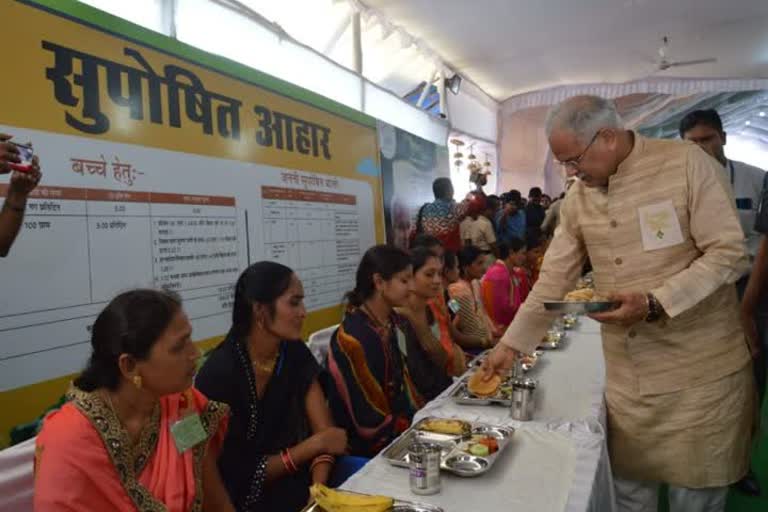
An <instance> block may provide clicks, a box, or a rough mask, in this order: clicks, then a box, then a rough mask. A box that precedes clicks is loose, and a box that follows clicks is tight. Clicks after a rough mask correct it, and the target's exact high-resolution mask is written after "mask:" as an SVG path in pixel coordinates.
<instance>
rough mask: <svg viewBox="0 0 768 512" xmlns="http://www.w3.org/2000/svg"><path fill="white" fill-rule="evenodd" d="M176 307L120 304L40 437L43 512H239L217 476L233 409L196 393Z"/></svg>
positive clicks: (187, 340)
mask: <svg viewBox="0 0 768 512" xmlns="http://www.w3.org/2000/svg"><path fill="white" fill-rule="evenodd" d="M191 334H192V328H191V326H190V323H189V319H188V318H187V315H186V314H185V313H184V310H183V309H182V307H181V301H180V299H179V297H177V296H176V295H174V294H171V293H168V292H163V291H156V290H133V291H129V292H125V293H123V294H121V295H119V296H117V297H116V298H115V299H114V300H112V302H110V303H109V305H108V306H107V307H106V308H105V309H104V310H103V311H102V312H101V313H100V314H99V316H98V317H97V318H96V321H95V322H94V324H93V327H92V329H91V347H92V352H91V356H90V359H89V362H88V366H87V367H86V369H85V370H84V371H83V373H82V374H81V375H80V376H79V377H78V378H77V379H76V380H75V382H74V384H73V386H72V387H71V389H70V392H69V399H70V401H69V402H68V403H67V404H65V405H64V406H63V407H62V408H61V409H60V410H58V411H56V412H54V413H51V414H50V415H49V416H48V417H47V418H46V419H45V422H44V424H43V428H42V431H41V432H40V435H39V436H38V437H37V450H36V456H35V473H36V477H35V495H34V505H35V510H37V511H40V512H69V511H77V512H104V511H107V510H108V511H110V512H113V511H116V512H136V511H139V512H146V511H152V512H201V511H204V512H214V511H216V512H218V511H221V512H234V508H233V507H232V504H231V503H230V501H229V498H228V496H227V492H226V490H225V489H224V486H223V484H222V482H221V479H220V477H219V473H218V471H217V468H216V456H217V454H218V452H219V449H220V447H221V444H222V441H223V438H224V434H225V432H226V428H227V417H228V412H229V409H228V407H227V406H226V405H224V404H220V403H218V402H213V401H209V400H207V399H206V398H205V397H204V396H203V395H202V394H201V393H199V392H198V391H197V390H195V389H194V388H192V387H191V386H192V379H193V377H194V373H195V367H196V364H197V360H198V359H199V357H200V352H199V351H198V349H197V347H195V345H194V344H193V343H192V338H191Z"/></svg>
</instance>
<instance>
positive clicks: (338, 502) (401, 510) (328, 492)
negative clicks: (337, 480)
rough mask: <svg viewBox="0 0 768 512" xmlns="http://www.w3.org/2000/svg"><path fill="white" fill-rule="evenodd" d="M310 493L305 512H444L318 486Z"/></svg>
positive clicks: (423, 506) (418, 505) (412, 503)
mask: <svg viewBox="0 0 768 512" xmlns="http://www.w3.org/2000/svg"><path fill="white" fill-rule="evenodd" d="M310 492H311V494H312V499H313V502H312V503H311V504H310V505H309V506H307V507H306V508H305V509H304V511H303V512H353V511H356V512H362V511H368V512H443V509H442V508H440V507H435V506H433V505H425V504H421V503H414V502H410V501H403V500H396V499H393V498H389V497H387V496H372V495H370V494H360V493H356V492H349V491H339V490H336V489H329V488H327V487H325V486H324V485H318V484H316V485H313V486H312V487H311V488H310Z"/></svg>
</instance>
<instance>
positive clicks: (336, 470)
mask: <svg viewBox="0 0 768 512" xmlns="http://www.w3.org/2000/svg"><path fill="white" fill-rule="evenodd" d="M369 460H371V459H367V458H365V457H353V456H351V455H344V456H343V457H337V458H336V463H335V464H334V465H333V471H332V472H331V477H330V478H329V479H328V487H334V488H335V487H339V486H340V485H341V484H343V483H344V482H346V481H347V479H348V478H349V477H351V476H352V475H354V474H355V473H357V472H358V471H360V469H361V468H362V467H363V466H365V465H366V464H367V463H368V461H369Z"/></svg>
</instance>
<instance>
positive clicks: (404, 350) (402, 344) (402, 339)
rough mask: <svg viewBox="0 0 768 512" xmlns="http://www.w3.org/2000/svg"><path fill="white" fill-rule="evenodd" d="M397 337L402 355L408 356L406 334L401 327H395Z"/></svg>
mask: <svg viewBox="0 0 768 512" xmlns="http://www.w3.org/2000/svg"><path fill="white" fill-rule="evenodd" d="M395 337H397V348H399V349H400V353H401V354H403V355H404V356H407V355H408V348H407V347H408V346H407V344H406V342H405V333H404V332H403V331H402V330H401V329H400V328H399V327H395Z"/></svg>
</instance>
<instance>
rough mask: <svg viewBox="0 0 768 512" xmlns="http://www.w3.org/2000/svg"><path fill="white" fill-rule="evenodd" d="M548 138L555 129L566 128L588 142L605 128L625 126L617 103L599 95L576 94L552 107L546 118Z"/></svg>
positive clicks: (582, 140) (584, 141) (579, 138)
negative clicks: (617, 109) (617, 108)
mask: <svg viewBox="0 0 768 512" xmlns="http://www.w3.org/2000/svg"><path fill="white" fill-rule="evenodd" d="M545 127H546V132H547V138H549V136H550V135H552V132H553V131H554V130H566V131H569V132H572V133H573V134H574V135H576V138H577V139H578V140H579V141H580V142H582V143H584V144H587V143H588V142H589V140H590V139H591V138H592V137H594V135H595V134H596V133H597V132H598V130H601V129H603V128H617V129H621V128H623V123H622V121H621V117H620V116H619V113H618V112H617V111H616V105H615V104H614V102H613V101H612V100H607V99H605V98H601V97H599V96H574V97H572V98H568V99H567V100H565V101H563V102H562V103H560V104H558V105H555V106H554V107H552V108H551V109H550V111H549V113H548V114H547V120H546V124H545Z"/></svg>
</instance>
